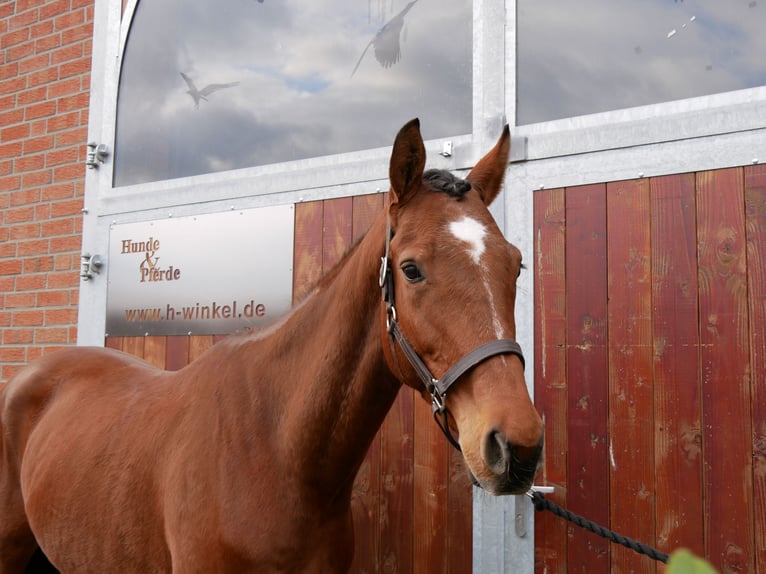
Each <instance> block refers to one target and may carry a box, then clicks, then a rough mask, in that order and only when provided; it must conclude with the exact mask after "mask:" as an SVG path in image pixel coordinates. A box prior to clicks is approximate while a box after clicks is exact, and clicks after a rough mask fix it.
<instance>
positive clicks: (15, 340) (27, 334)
mask: <svg viewBox="0 0 766 574" xmlns="http://www.w3.org/2000/svg"><path fill="white" fill-rule="evenodd" d="M11 322H13V316H12V315H11ZM33 339H34V333H33V332H32V329H6V330H4V331H3V345H23V344H25V343H31V342H32V340H33Z"/></svg>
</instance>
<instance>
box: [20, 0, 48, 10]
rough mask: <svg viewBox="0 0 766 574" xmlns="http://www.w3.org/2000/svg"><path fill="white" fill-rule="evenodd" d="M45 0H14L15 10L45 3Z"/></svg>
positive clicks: (27, 8)
mask: <svg viewBox="0 0 766 574" xmlns="http://www.w3.org/2000/svg"><path fill="white" fill-rule="evenodd" d="M45 2H46V0H16V11H17V12H21V11H22V10H29V9H30V8H34V7H35V6H41V5H42V4H45Z"/></svg>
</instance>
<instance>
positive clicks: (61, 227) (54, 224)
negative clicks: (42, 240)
mask: <svg viewBox="0 0 766 574" xmlns="http://www.w3.org/2000/svg"><path fill="white" fill-rule="evenodd" d="M73 233H74V220H73V219H71V218H67V219H54V220H53V221H43V223H42V234H43V237H53V236H56V235H72V234H73Z"/></svg>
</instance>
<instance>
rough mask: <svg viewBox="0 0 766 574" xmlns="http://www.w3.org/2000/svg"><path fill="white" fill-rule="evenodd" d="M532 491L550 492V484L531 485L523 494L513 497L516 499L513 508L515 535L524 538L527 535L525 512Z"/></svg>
mask: <svg viewBox="0 0 766 574" xmlns="http://www.w3.org/2000/svg"><path fill="white" fill-rule="evenodd" d="M532 492H543V493H546V494H550V493H552V492H553V487H552V486H533V487H532V488H530V489H529V492H528V493H527V494H524V495H519V496H516V497H514V498H515V499H516V504H515V507H516V508H515V510H514V515H515V517H514V525H515V527H516V528H515V530H516V536H518V537H519V538H524V537H525V536H526V535H527V513H528V511H529V509H530V508H531V506H532V501H531V498H530V497H531V495H530V493H532Z"/></svg>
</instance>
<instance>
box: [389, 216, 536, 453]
mask: <svg viewBox="0 0 766 574" xmlns="http://www.w3.org/2000/svg"><path fill="white" fill-rule="evenodd" d="M390 245H391V220H390V218H389V219H387V220H386V252H385V255H384V256H383V257H381V261H380V279H379V285H380V288H381V290H382V292H383V301H384V302H385V304H386V328H387V329H388V333H389V335H390V336H391V338H392V341H395V342H396V343H397V344H398V345H399V348H400V349H401V350H402V353H404V356H405V357H406V358H407V361H408V362H409V363H410V365H412V368H413V369H414V370H415V372H416V373H417V375H418V377H419V378H420V380H421V381H422V382H423V386H424V387H425V388H426V390H427V391H428V393H429V394H430V395H431V410H432V412H433V415H434V420H436V423H437V424H438V425H439V427H440V428H441V430H442V432H443V433H444V436H446V437H447V440H449V442H450V443H451V444H452V446H454V447H455V448H456V449H457V450H461V449H460V444H459V443H458V442H457V440H456V439H455V437H454V436H452V433H451V432H450V429H449V425H448V423H447V408H446V406H445V404H444V399H445V397H446V395H447V391H448V390H449V388H450V387H451V386H452V385H453V384H454V383H456V382H457V380H458V379H459V378H460V377H461V376H462V375H463V374H465V372H466V371H468V370H469V369H471V368H473V367H475V366H476V365H478V364H479V363H481V362H482V361H485V360H486V359H489V358H490V357H494V356H495V355H503V354H511V355H516V356H517V357H518V358H519V359H520V360H521V364H522V366H523V365H524V354H523V353H522V351H521V346H520V345H519V344H518V343H517V342H516V341H514V340H513V339H497V340H495V341H490V342H488V343H484V344H483V345H479V346H478V347H476V348H475V349H473V350H472V351H470V352H469V353H467V354H466V355H465V356H463V357H462V358H461V359H460V360H459V361H458V362H457V363H455V364H454V365H452V367H450V368H449V369H448V370H447V372H446V373H444V376H442V377H441V378H440V379H437V378H436V377H434V376H433V374H432V373H431V370H430V369H429V368H428V367H427V366H426V364H425V363H424V362H423V359H421V358H420V355H418V353H417V351H415V349H414V348H413V346H412V345H411V344H410V342H409V341H408V340H407V337H405V336H404V333H402V330H401V328H400V327H399V322H398V321H397V318H396V307H395V305H394V276H393V272H392V271H391V263H390V261H389V250H390ZM440 418H441V420H439V419H440Z"/></svg>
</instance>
